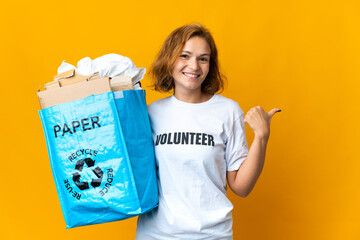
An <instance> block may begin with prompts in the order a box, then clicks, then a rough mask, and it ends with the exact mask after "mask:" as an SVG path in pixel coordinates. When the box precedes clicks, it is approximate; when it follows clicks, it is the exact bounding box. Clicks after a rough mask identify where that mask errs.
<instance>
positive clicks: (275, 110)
mask: <svg viewBox="0 0 360 240" xmlns="http://www.w3.org/2000/svg"><path fill="white" fill-rule="evenodd" d="M277 112H281V109H279V108H273V109H271V110H270V111H269V112H268V116H269V118H270V119H271V118H272V117H273V116H274V114H275V113H277Z"/></svg>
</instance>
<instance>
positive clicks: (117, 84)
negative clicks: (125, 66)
mask: <svg viewBox="0 0 360 240" xmlns="http://www.w3.org/2000/svg"><path fill="white" fill-rule="evenodd" d="M110 85H111V90H113V91H123V90H130V89H133V84H132V81H131V77H129V76H116V77H113V78H112V79H111V80H110Z"/></svg>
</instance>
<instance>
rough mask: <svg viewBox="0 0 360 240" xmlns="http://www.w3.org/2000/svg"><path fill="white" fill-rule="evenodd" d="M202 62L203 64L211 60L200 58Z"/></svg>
mask: <svg viewBox="0 0 360 240" xmlns="http://www.w3.org/2000/svg"><path fill="white" fill-rule="evenodd" d="M200 61H201V62H208V61H209V59H207V58H200Z"/></svg>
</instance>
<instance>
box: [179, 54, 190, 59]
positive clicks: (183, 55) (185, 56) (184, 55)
mask: <svg viewBox="0 0 360 240" xmlns="http://www.w3.org/2000/svg"><path fill="white" fill-rule="evenodd" d="M180 58H182V59H188V58H189V56H188V55H186V54H181V55H180Z"/></svg>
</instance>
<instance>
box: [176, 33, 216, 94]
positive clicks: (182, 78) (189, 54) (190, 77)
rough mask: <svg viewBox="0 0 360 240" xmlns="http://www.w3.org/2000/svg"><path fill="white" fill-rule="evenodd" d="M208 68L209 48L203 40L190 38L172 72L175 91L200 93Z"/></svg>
mask: <svg viewBox="0 0 360 240" xmlns="http://www.w3.org/2000/svg"><path fill="white" fill-rule="evenodd" d="M209 66H210V47H209V44H208V43H207V42H206V40H205V39H204V38H201V37H192V38H190V39H189V40H188V41H187V42H186V43H185V46H184V48H183V50H182V52H181V55H180V56H179V58H178V59H177V60H176V61H175V65H174V68H173V70H172V77H173V78H174V83H175V91H182V92H183V91H187V92H188V91H190V92H197V91H200V92H201V84H202V83H203V81H204V80H205V78H206V76H207V74H208V72H209Z"/></svg>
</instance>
